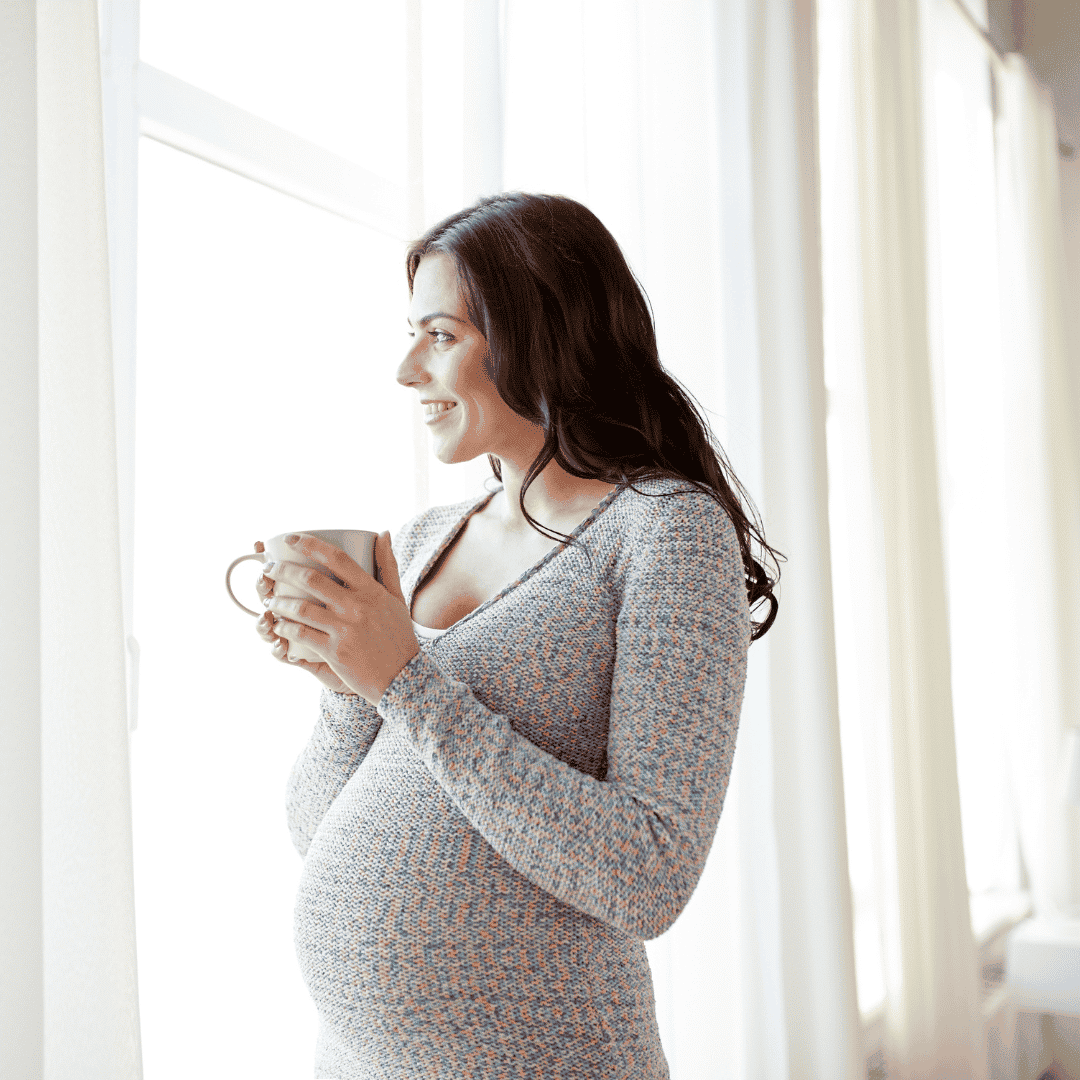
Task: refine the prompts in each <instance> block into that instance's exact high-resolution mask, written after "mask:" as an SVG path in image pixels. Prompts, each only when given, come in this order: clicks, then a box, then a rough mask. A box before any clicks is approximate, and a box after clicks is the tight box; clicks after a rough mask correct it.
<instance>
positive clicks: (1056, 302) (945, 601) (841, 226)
mask: <svg viewBox="0 0 1080 1080" xmlns="http://www.w3.org/2000/svg"><path fill="white" fill-rule="evenodd" d="M819 5H820V8H821V12H822V25H823V27H826V28H827V30H823V35H824V34H826V33H827V35H828V56H827V59H826V60H825V61H824V63H825V64H826V65H828V66H827V67H826V71H827V73H828V78H826V79H824V82H825V83H828V84H829V85H830V86H831V87H832V89H831V90H830V91H829V93H830V95H831V96H830V100H829V101H828V102H827V103H825V104H824V105H823V113H822V116H823V121H822V122H823V124H824V125H825V126H826V127H827V138H826V140H825V143H827V145H828V148H829V149H828V154H829V157H828V159H827V168H826V173H827V177H828V179H827V182H826V184H825V187H824V190H823V200H822V214H823V220H824V222H825V224H824V229H823V233H824V244H823V253H824V258H823V265H824V268H825V310H826V356H827V369H828V371H829V382H830V387H831V388H832V392H833V403H832V409H831V415H830V439H829V443H830V447H829V451H830V465H831V469H830V476H831V478H832V480H833V482H834V499H835V502H836V511H837V512H836V514H835V516H834V520H837V521H843V522H844V525H843V528H838V530H837V533H838V535H837V536H836V537H835V548H836V560H835V564H834V565H835V567H836V570H835V573H834V580H835V582H836V592H837V597H838V603H839V604H840V605H842V608H843V610H844V611H845V615H844V621H845V623H846V629H845V635H844V636H845V642H846V644H845V646H844V648H842V649H841V657H840V660H841V664H840V667H841V678H842V680H845V681H846V684H847V687H848V690H847V691H846V693H847V695H848V696H847V698H846V699H845V700H846V701H847V707H848V708H850V709H851V710H852V711H853V712H854V713H856V714H857V715H856V719H855V721H854V722H855V724H856V725H857V727H858V735H859V738H860V740H861V743H862V748H863V754H864V760H863V761H862V762H861V763H858V770H859V772H861V773H862V774H863V775H864V776H865V777H866V780H867V792H868V800H867V801H868V804H869V811H870V814H869V816H870V831H871V835H872V838H873V841H872V843H873V862H874V866H873V879H874V891H875V893H876V903H875V907H876V921H877V932H878V934H879V936H880V942H881V952H882V957H883V966H884V982H885V1029H886V1039H885V1044H886V1045H885V1050H886V1058H887V1065H888V1068H889V1074H890V1075H897V1076H902V1077H907V1076H911V1077H922V1076H935V1077H976V1076H982V1075H984V1074H985V1069H986V1061H985V1057H986V1046H985V1041H984V1040H985V1032H984V1030H983V1017H982V1015H981V1012H982V1010H981V1007H980V1006H981V1005H982V990H981V985H980V979H979V958H978V955H977V951H976V948H975V941H974V939H973V935H972V928H971V913H970V906H969V893H968V882H967V880H966V877H965V873H964V865H965V860H964V849H963V840H962V833H961V819H960V797H959V788H958V779H957V767H956V741H955V737H954V720H953V700H954V698H953V686H952V678H953V675H954V674H955V668H953V669H952V670H950V668H951V665H950V653H951V652H952V650H953V649H954V648H959V647H960V646H961V645H962V646H964V647H965V648H968V642H967V641H963V642H959V643H958V642H957V641H956V640H955V639H953V640H950V634H952V635H956V634H962V633H964V627H965V625H970V622H969V623H967V624H965V619H967V620H970V619H971V618H973V616H972V614H971V611H970V610H965V608H964V606H963V605H960V604H958V603H957V599H958V597H959V595H960V594H959V593H956V594H953V593H951V592H950V586H949V583H948V577H949V575H948V574H947V573H946V567H945V554H944V550H945V543H944V537H943V532H944V527H943V517H944V511H943V505H944V502H943V495H942V491H941V477H942V476H943V474H944V472H945V471H947V470H944V469H943V468H942V456H943V455H946V454H947V453H948V452H949V451H948V445H947V440H946V439H945V438H944V436H943V434H942V419H943V417H942V412H943V409H944V403H943V401H942V400H941V396H940V395H941V391H940V387H935V385H934V383H935V373H934V364H933V360H932V354H933V352H934V349H935V347H936V346H935V344H934V334H935V332H936V331H935V330H934V319H935V315H934V309H935V305H936V306H937V307H938V308H940V307H941V305H943V304H945V305H947V304H949V303H950V302H951V301H950V298H949V297H948V296H945V297H942V296H939V295H938V294H937V292H936V291H935V290H941V289H942V287H943V286H942V282H941V279H940V275H941V273H943V272H944V269H943V268H940V267H937V268H936V267H935V264H934V260H935V258H937V257H939V255H940V248H941V245H942V242H943V241H942V238H941V237H940V236H938V235H936V234H935V232H934V230H935V228H942V224H941V222H940V221H935V219H934V216H933V214H932V212H931V208H930V207H929V206H928V198H930V199H932V191H933V187H934V184H935V183H937V177H936V176H935V173H934V169H933V163H932V161H931V160H930V159H931V158H932V156H933V150H932V144H933V141H934V139H935V138H938V137H939V136H938V133H935V132H934V131H933V130H932V127H933V123H934V117H933V114H932V113H931V112H930V110H931V109H932V108H933V107H934V100H935V99H934V76H935V71H934V70H933V61H932V58H931V57H932V49H933V41H932V37H931V35H932V34H934V33H937V32H941V31H942V30H943V27H944V26H945V25H946V22H947V21H948V20H950V19H951V20H952V23H950V24H949V25H952V24H954V23H958V22H960V25H962V27H963V31H964V32H965V33H967V34H970V35H972V36H973V40H975V41H978V31H977V30H976V29H975V28H974V27H973V26H972V25H971V24H970V20H968V21H961V20H962V19H963V18H964V17H963V16H961V15H959V14H958V10H959V9H958V8H956V7H955V6H954V5H953V2H952V0H920V2H919V3H918V4H912V5H895V4H890V3H878V2H876V0H874V2H868V3H862V2H851V0H819ZM944 9H948V10H944ZM943 20H944V21H943ZM938 47H939V48H941V47H944V46H942V45H941V43H940V42H939V43H938ZM986 60H987V61H988V62H992V64H993V68H994V71H995V73H996V76H997V85H998V117H997V123H996V132H995V138H996V150H997V167H996V178H997V191H996V201H997V205H996V220H994V219H993V218H992V217H991V220H988V221H986V222H985V225H984V233H985V236H981V237H980V241H982V240H984V239H985V241H986V244H985V250H986V252H987V253H988V254H987V257H988V258H990V259H995V258H996V259H997V260H998V265H999V266H1000V272H1001V289H1000V295H1001V298H1002V300H1001V304H1000V318H1001V335H1000V336H1001V342H1000V357H1001V362H1000V366H999V365H998V363H997V359H996V354H995V356H992V357H989V358H988V359H987V362H986V363H982V364H977V365H975V369H976V370H974V375H975V377H977V378H978V379H979V380H980V385H979V387H978V388H977V390H978V393H979V394H981V395H984V397H985V400H987V401H990V400H992V399H993V398H994V395H995V393H997V394H999V396H1000V400H1001V401H1002V402H1003V403H1004V412H1003V415H1002V417H1001V421H1000V430H999V431H997V432H995V433H994V434H995V435H996V436H997V437H998V439H999V440H1000V441H1001V443H1002V445H1003V447H1004V450H1003V454H1002V458H1001V460H1002V462H1003V466H1002V469H1001V472H1000V474H999V475H998V476H996V477H994V478H991V479H992V480H993V486H994V488H996V498H995V499H994V501H993V513H992V514H991V515H989V516H988V517H987V518H986V519H985V520H984V521H983V522H981V523H980V528H979V530H977V531H976V533H975V535H976V537H978V536H979V535H981V534H982V531H983V530H985V531H986V532H987V535H988V537H990V538H995V531H996V536H1001V535H1004V536H1005V538H1006V541H1005V543H1004V548H1005V549H1006V550H1007V551H1008V557H1007V558H1004V559H1001V560H998V562H997V564H996V565H995V566H994V576H993V578H992V579H988V580H985V581H983V582H982V583H981V588H982V589H983V590H987V589H989V590H991V592H992V597H991V606H992V608H993V618H994V621H995V629H994V632H995V634H996V635H997V641H996V642H995V650H997V649H1000V653H998V652H996V651H994V652H993V655H991V654H990V653H987V655H985V656H984V657H983V668H982V671H983V674H982V678H983V679H984V680H986V679H990V680H992V682H993V686H994V687H995V688H996V689H995V692H996V693H997V694H998V697H999V699H1000V698H1007V700H1008V712H1009V723H1008V728H1007V730H1008V731H1010V732H1011V736H1010V737H1009V741H1008V744H1007V752H1008V754H1009V759H1010V761H1011V766H1012V779H1013V785H1012V791H1011V792H1004V791H1003V792H1000V793H999V797H1001V798H1009V797H1011V798H1013V799H1014V800H1015V802H1016V804H1017V807H1018V810H1019V818H1020V828H1021V837H1022V846H1023V851H1024V858H1025V863H1026V864H1027V868H1028V872H1029V875H1030V877H1031V880H1032V885H1033V890H1034V892H1035V897H1036V906H1037V907H1039V908H1043V909H1049V910H1057V911H1061V910H1062V909H1068V908H1070V907H1071V906H1072V905H1074V904H1075V902H1076V891H1075V890H1076V866H1075V860H1076V837H1075V833H1073V832H1071V830H1072V829H1075V816H1073V817H1070V814H1073V815H1074V812H1073V811H1071V810H1069V809H1068V808H1066V807H1065V806H1064V805H1063V803H1062V799H1061V782H1060V781H1061V778H1060V776H1058V774H1057V768H1058V765H1059V758H1060V754H1061V749H1062V746H1063V739H1064V734H1065V727H1066V725H1067V724H1068V723H1069V722H1070V720H1071V719H1073V720H1074V714H1072V715H1070V710H1071V709H1073V708H1074V707H1075V705H1074V703H1075V701H1076V687H1075V678H1076V668H1075V655H1076V647H1077V646H1076V641H1077V638H1076V632H1077V630H1076V627H1077V624H1076V616H1075V610H1076V598H1077V577H1076V568H1075V565H1074V561H1075V560H1074V559H1073V558H1070V557H1069V556H1067V555H1066V553H1067V552H1072V553H1075V551H1076V550H1077V549H1078V547H1080V531H1078V526H1077V523H1078V521H1080V514H1078V509H1077V497H1078V492H1080V482H1078V478H1077V475H1076V468H1077V458H1076V442H1075V437H1076V428H1075V418H1074V417H1072V416H1071V415H1070V412H1069V410H1068V408H1067V405H1066V402H1067V401H1068V394H1067V390H1066V387H1067V374H1066V370H1065V365H1064V356H1063V351H1062V350H1063V345H1062V340H1063V339H1062V311H1061V303H1062V300H1061V297H1062V291H1061V261H1062V259H1061V252H1060V243H1061V218H1060V206H1059V202H1058V194H1057V191H1058V189H1057V152H1056V138H1055V135H1054V121H1053V115H1052V109H1051V108H1050V105H1049V96H1048V94H1046V93H1045V92H1043V91H1039V90H1038V88H1037V87H1036V86H1035V84H1034V81H1033V80H1032V79H1031V76H1030V73H1029V72H1028V70H1027V68H1026V64H1025V63H1024V61H1023V60H1022V59H1020V58H1019V57H1016V56H1011V57H1008V58H1007V60H1006V61H1005V62H1004V63H1002V62H1001V61H1000V60H998V59H997V58H991V54H990V50H989V49H986ZM985 71H986V68H985V67H984V68H983V72H984V73H985ZM984 77H985V74H984ZM928 131H929V132H930V134H929V135H928V134H927V133H928ZM987 164H988V167H990V168H991V169H992V168H993V166H992V165H991V164H989V162H988V163H987ZM946 211H947V207H946V208H945V209H943V210H942V213H945V212H946ZM990 214H991V215H992V214H993V209H991V210H990ZM947 224H951V223H947ZM995 233H996V237H995ZM995 245H996V246H995ZM953 269H954V271H955V267H954V268H953ZM969 284H970V283H969ZM948 285H949V286H950V288H951V289H952V290H953V292H954V293H955V292H956V290H957V289H958V288H960V286H958V285H957V284H956V283H955V282H952V281H950V282H948ZM961 291H962V290H961ZM994 291H995V292H997V291H998V290H997V289H996V288H995V289H994ZM970 310H973V309H972V308H970V307H969V309H968V311H969V313H970ZM956 315H957V311H956V310H955V309H954V310H953V311H952V312H951V316H950V317H951V319H952V322H953V325H952V330H954V331H955V330H957V326H956ZM998 317H999V312H998V311H997V310H996V309H994V310H990V311H988V319H989V320H990V321H993V320H996V319H997V318H998ZM959 329H960V330H961V331H962V330H963V329H964V328H963V327H960V328H959ZM985 331H986V328H985V327H983V326H979V327H970V328H967V333H968V337H969V338H978V335H980V334H982V333H984V332H985ZM964 345H965V348H967V349H970V348H972V347H977V346H972V344H971V342H970V341H968V342H965V343H964ZM991 345H992V347H993V348H994V349H996V348H997V342H991ZM946 359H948V358H946ZM937 378H938V379H940V378H941V375H940V373H938V376H937ZM961 378H962V376H961V375H960V374H958V373H957V372H953V373H951V374H950V376H949V379H948V380H946V381H951V383H952V392H953V393H956V392H957V388H959V390H960V392H962V382H958V381H957V380H958V379H961ZM994 379H998V380H1000V382H1001V385H1000V386H995V387H991V388H989V389H990V390H992V391H993V393H989V392H988V388H987V386H986V383H987V382H988V381H992V380H994ZM980 422H981V423H982V424H983V425H984V426H985V425H987V424H989V423H990V421H989V419H988V418H987V417H985V416H983V417H980ZM953 464H954V465H955V464H956V462H954V463H953ZM994 467H995V466H994V463H993V461H992V460H991V459H990V458H989V457H988V458H987V460H986V461H984V462H983V466H982V471H983V476H982V477H981V478H980V481H982V480H984V479H985V472H986V470H987V469H993V468H994ZM957 475H958V474H957ZM980 491H981V489H980ZM964 494H965V496H972V495H974V496H976V497H977V496H978V495H979V494H980V492H974V493H973V492H966V493H964ZM969 501H970V500H969ZM954 584H955V582H954ZM950 607H951V608H952V611H951V615H950ZM950 623H951V626H950ZM973 629H974V628H973ZM968 651H969V653H970V648H968ZM957 701H958V707H959V698H958V699H957ZM1003 734H1004V732H1003ZM987 737H989V735H988V736H987ZM846 752H847V750H845V753H846Z"/></svg>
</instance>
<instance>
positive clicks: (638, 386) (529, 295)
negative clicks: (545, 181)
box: [406, 192, 784, 641]
mask: <svg viewBox="0 0 1080 1080" xmlns="http://www.w3.org/2000/svg"><path fill="white" fill-rule="evenodd" d="M431 252H442V253H444V254H446V255H449V256H450V257H451V259H452V260H453V261H454V263H455V265H456V267H457V271H458V278H459V282H460V285H461V291H462V294H463V297H464V299H465V302H466V306H467V308H468V312H469V318H470V319H471V320H472V323H473V325H474V326H476V327H477V329H479V330H480V331H481V332H482V333H483V335H484V337H485V338H486V339H487V344H488V351H487V353H486V355H485V357H484V364H485V370H486V371H487V374H488V375H489V377H490V378H491V379H492V381H493V382H494V384H495V386H496V388H497V389H498V392H499V395H500V396H501V397H502V399H503V401H505V402H506V404H507V405H509V406H510V408H511V409H513V410H514V412H516V413H517V414H518V415H520V416H523V417H525V419H527V420H529V421H530V422H532V423H535V424H539V425H541V426H542V428H543V430H544V446H543V449H542V450H541V451H540V453H539V455H538V456H537V458H536V459H535V460H534V461H533V463H532V464H531V465H530V466H529V471H528V473H527V474H526V476H525V480H524V483H523V484H522V486H521V494H520V497H519V501H520V504H521V512H522V513H523V514H524V515H525V519H526V520H527V521H528V522H529V524H530V525H531V526H532V527H533V528H534V529H536V530H537V532H540V533H541V535H544V536H549V537H551V539H560V540H563V541H570V540H571V538H570V537H569V536H566V535H565V534H563V533H556V532H554V530H546V529H545V527H544V526H542V525H540V524H539V523H538V522H537V521H536V519H535V518H533V517H531V516H530V514H529V512H528V511H527V510H526V509H525V492H526V490H527V489H528V487H529V485H530V484H531V483H532V482H533V480H535V479H536V477H537V476H539V475H540V474H541V473H542V472H543V471H544V469H545V468H546V467H547V465H548V464H549V463H550V462H551V460H552V459H554V460H555V461H556V462H557V463H558V465H559V466H560V467H561V468H563V469H565V470H566V472H568V473H569V474H570V475H571V476H577V477H580V478H582V479H584V480H602V481H604V482H605V483H620V484H628V485H629V486H630V487H631V488H632V489H633V490H634V491H638V489H637V488H635V487H634V486H633V481H634V480H643V479H651V478H653V477H677V478H679V479H682V480H686V481H687V482H688V483H690V484H693V485H694V488H696V489H697V490H699V491H705V492H707V493H708V494H709V495H711V496H712V497H713V499H715V500H716V502H718V503H719V504H720V505H721V506H722V507H723V508H724V510H725V511H726V512H727V515H728V517H729V518H730V519H731V521H732V524H733V525H734V526H735V531H736V533H737V534H738V538H739V549H740V552H741V554H742V562H743V567H744V570H745V577H746V592H747V598H748V600H749V602H750V608H751V610H752V611H753V609H754V608H756V607H757V606H758V605H760V604H761V603H762V602H764V601H768V604H769V612H768V614H767V615H766V617H765V618H764V620H762V621H761V622H754V621H753V620H751V628H752V632H751V640H754V641H756V640H757V639H758V638H759V637H761V636H762V635H763V634H764V633H765V632H766V631H767V630H768V629H769V627H771V626H772V624H773V622H774V620H775V619H776V613H777V610H778V609H779V600H778V599H777V597H776V595H775V593H774V589H775V588H776V586H777V584H778V583H779V580H780V568H779V564H778V562H777V559H783V558H784V556H783V555H782V554H781V553H780V552H778V551H776V550H775V549H773V548H771V547H770V546H769V545H768V544H767V543H766V541H765V537H764V534H763V531H762V527H761V523H760V521H759V519H758V517H757V513H756V511H755V509H754V506H753V503H752V502H751V500H750V497H749V495H747V493H746V490H745V489H744V488H743V486H742V484H740V483H739V480H738V478H737V477H736V476H735V473H734V471H733V470H732V468H731V465H730V463H729V462H728V460H727V457H726V456H725V454H724V451H723V449H722V448H721V446H720V444H719V443H718V442H716V441H715V439H714V438H713V436H712V434H711V432H710V430H709V427H708V425H707V424H706V422H705V421H704V420H703V419H702V417H701V414H700V413H699V412H698V409H697V407H696V405H695V403H694V401H693V399H692V397H691V395H690V393H689V392H688V391H687V390H685V389H684V388H683V386H682V385H681V384H680V383H679V382H678V381H677V380H676V379H675V378H674V377H673V376H672V375H670V374H668V372H666V371H665V370H664V369H663V367H662V366H661V365H660V358H659V354H658V352H657V346H656V331H655V329H654V327H653V318H652V310H651V308H650V306H649V301H648V297H647V296H646V294H645V290H644V289H643V288H642V287H641V285H640V283H639V282H638V280H637V278H635V277H634V273H633V271H632V270H631V269H630V266H629V264H628V263H627V261H626V258H625V257H624V256H623V253H622V251H621V249H620V248H619V245H618V243H617V242H616V240H615V238H614V237H613V236H612V235H611V233H610V232H608V230H607V229H606V228H605V227H604V225H603V224H602V223H601V221H600V219H599V218H598V217H597V216H596V215H595V214H594V213H593V212H592V211H591V210H589V209H587V208H586V207H585V206H583V205H582V204H581V203H579V202H575V201H574V200H573V199H569V198H566V197H565V196H562V195H530V194H523V193H522V192H505V193H503V194H501V195H492V196H490V197H487V198H483V199H480V200H478V201H477V202H476V203H474V204H473V205H472V206H469V207H466V208H465V209H464V210H460V211H458V212H457V213H456V214H451V215H450V216H449V217H447V218H445V219H444V220H442V221H440V222H439V223H438V224H437V225H433V226H432V227H431V228H430V229H429V230H428V231H427V232H426V233H425V234H424V235H423V236H421V237H420V238H419V239H418V240H416V241H415V242H414V243H413V244H412V245H410V247H409V250H408V253H407V255H406V270H407V273H408V278H409V293H410V295H411V293H412V287H413V280H414V278H415V276H416V269H417V267H418V266H419V265H420V260H421V259H422V258H423V257H424V256H425V255H427V254H429V253H431ZM488 462H489V463H490V465H491V469H492V472H493V473H494V474H495V476H496V478H497V479H499V480H502V471H501V468H500V464H499V460H498V458H496V457H494V456H493V455H492V454H488ZM736 492H737V493H738V494H736ZM685 493H688V489H684V488H680V489H679V490H677V491H672V492H666V493H659V494H657V495H655V496H653V497H656V498H662V497H666V496H670V495H679V494H685ZM638 494H640V495H647V494H649V493H648V492H641V491H638ZM740 496H741V500H740ZM744 504H745V509H744ZM751 541H755V542H756V543H757V545H758V547H759V548H760V549H761V552H762V557H763V558H768V559H771V560H772V563H773V565H774V566H775V568H776V574H775V576H774V577H773V576H770V575H769V574H768V573H766V571H765V568H764V567H763V566H762V565H761V563H760V562H758V561H757V559H755V558H754V555H753V553H752V551H751Z"/></svg>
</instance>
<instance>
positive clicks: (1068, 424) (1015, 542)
mask: <svg viewBox="0 0 1080 1080" xmlns="http://www.w3.org/2000/svg"><path fill="white" fill-rule="evenodd" d="M997 83H998V90H999V94H998V99H999V111H998V119H997V124H996V131H995V144H996V152H997V182H998V208H999V220H998V230H999V236H1000V244H1001V261H1000V266H1001V295H1002V297H1003V299H1004V302H1003V304H1002V312H1001V317H1002V345H1003V348H1002V357H1003V370H1004V375H1005V387H1004V394H1003V398H1004V401H1005V432H1006V445H1007V452H1006V454H1005V462H1006V464H1005V468H1006V475H1005V476H1004V477H1003V478H1002V480H1003V482H1002V487H1003V490H1004V491H1006V492H1008V511H1007V513H1006V515H1005V521H1006V528H1007V529H1008V533H1009V541H1010V544H1009V546H1010V555H1011V558H1010V565H1011V567H1012V568H1014V569H1013V570H1012V572H1011V573H1010V574H1009V575H1008V579H1007V582H1006V586H1007V590H1008V591H1007V598H1008V602H1009V608H1010V613H1011V623H1012V625H1013V626H1015V627H1016V630H1015V631H1013V642H1012V644H1013V652H1014V657H1015V660H1014V663H1015V667H1016V672H1017V678H1016V684H1017V691H1018V696H1017V699H1016V700H1015V701H1014V702H1013V703H1012V704H1013V715H1014V716H1015V717H1016V725H1017V728H1018V729H1019V730H1020V731H1022V732H1023V737H1021V738H1017V739H1015V740H1014V742H1013V745H1012V747H1011V753H1010V761H1011V765H1012V780H1013V793H1012V794H1013V799H1014V801H1015V805H1016V809H1017V817H1018V820H1019V829H1020V839H1021V850H1022V853H1023V858H1024V864H1025V866H1026V869H1027V872H1028V876H1029V879H1030V883H1031V890H1032V898H1033V902H1034V906H1035V909H1036V912H1037V913H1038V914H1040V915H1051V916H1053V915H1074V916H1075V915H1080V829H1078V815H1077V812H1076V810H1075V809H1074V808H1072V807H1070V806H1068V805H1066V803H1065V801H1064V792H1063V777H1062V775H1061V772H1060V770H1061V765H1062V761H1063V758H1064V750H1065V745H1066V736H1067V732H1068V731H1069V730H1070V729H1071V728H1074V727H1076V726H1078V725H1080V664H1078V662H1077V657H1078V656H1080V563H1078V561H1077V557H1076V553H1077V552H1078V551H1080V439H1078V435H1080V431H1078V419H1077V417H1076V416H1075V415H1074V413H1073V410H1072V408H1071V405H1070V386H1069V372H1068V366H1067V365H1068V357H1067V355H1066V346H1065V308H1064V297H1065V291H1064V273H1065V271H1064V250H1063V247H1062V236H1063V223H1062V214H1061V198H1060V187H1059V179H1058V150H1057V141H1058V136H1057V124H1056V121H1055V116H1054V107H1053V100H1052V97H1051V94H1050V91H1049V90H1047V89H1045V88H1043V87H1041V86H1039V84H1038V83H1037V82H1036V80H1035V78H1034V76H1033V75H1032V72H1031V69H1030V68H1029V66H1028V64H1027V61H1026V60H1025V59H1024V58H1023V57H1022V56H1020V55H1018V54H1011V55H1009V56H1007V57H1006V59H1005V62H1004V64H1002V65H1001V66H1000V68H999V72H998V76H997Z"/></svg>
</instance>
